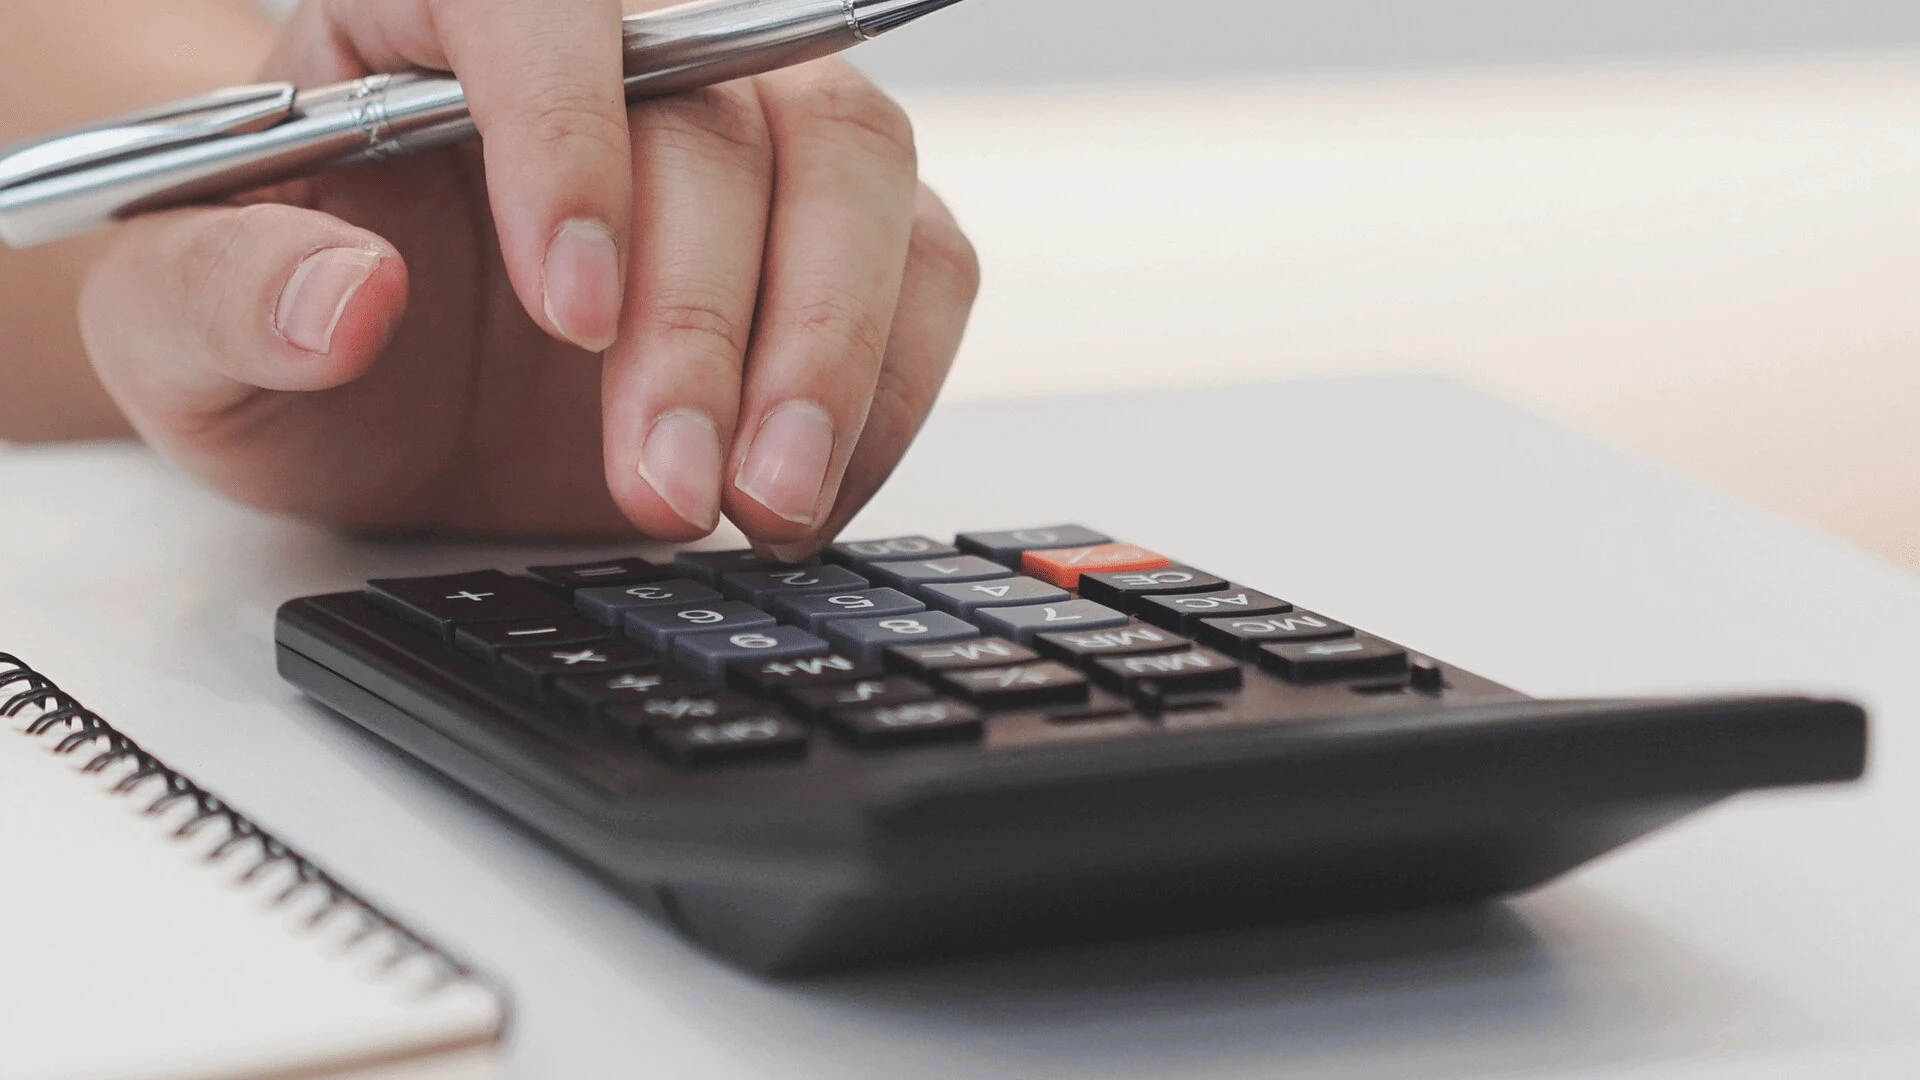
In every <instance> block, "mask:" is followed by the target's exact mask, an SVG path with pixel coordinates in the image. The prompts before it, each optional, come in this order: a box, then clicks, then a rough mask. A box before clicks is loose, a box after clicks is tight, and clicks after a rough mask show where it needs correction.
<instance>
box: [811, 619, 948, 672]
mask: <svg viewBox="0 0 1920 1080" xmlns="http://www.w3.org/2000/svg"><path fill="white" fill-rule="evenodd" d="M979 636H980V629H979V627H976V626H973V625H971V624H969V623H965V622H961V621H960V620H959V619H956V618H954V617H953V616H951V615H949V614H947V613H946V612H944V611H923V612H921V613H920V614H918V615H896V616H893V617H892V618H877V619H835V620H834V621H832V622H830V623H828V624H827V637H828V638H830V639H832V641H833V642H834V644H836V645H838V646H839V647H840V648H842V649H845V650H847V651H848V652H850V653H853V654H854V655H855V656H858V657H860V658H861V659H863V660H869V661H878V660H879V659H880V657H881V655H882V654H883V653H885V652H886V650H887V648H888V647H889V646H893V645H933V644H937V643H940V642H946V641H967V640H970V639H972V638H977V637H979Z"/></svg>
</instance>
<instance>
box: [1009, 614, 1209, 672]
mask: <svg viewBox="0 0 1920 1080" xmlns="http://www.w3.org/2000/svg"><path fill="white" fill-rule="evenodd" d="M1033 647H1034V648H1036V649H1039V650H1040V651H1041V652H1042V653H1043V654H1045V655H1047V656H1051V657H1053V658H1054V659H1055V660H1062V661H1065V662H1066V663H1069V664H1076V665H1081V666H1085V665H1086V664H1088V663H1091V662H1092V661H1093V660H1094V659H1095V658H1096V657H1101V656H1131V655H1134V654H1136V653H1156V652H1177V651H1179V650H1182V649H1188V648H1192V647H1193V642H1191V641H1188V640H1187V639H1186V638H1183V637H1181V636H1180V635H1179V634H1176V633H1174V632H1173V631H1171V630H1165V629H1162V628H1160V627H1158V626H1148V625H1147V624H1146V623H1143V622H1138V621H1135V622H1129V623H1127V624H1126V625H1125V626H1116V627H1114V628H1112V629H1110V630H1067V631H1055V632H1053V633H1049V634H1036V635H1034V638H1033Z"/></svg>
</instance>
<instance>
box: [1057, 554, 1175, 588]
mask: <svg viewBox="0 0 1920 1080" xmlns="http://www.w3.org/2000/svg"><path fill="white" fill-rule="evenodd" d="M1166 565H1168V559H1167V557H1166V556H1165V555H1156V554H1154V553H1153V552H1151V551H1148V550H1147V549H1146V548H1139V547H1134V546H1133V545H1132V544H1095V545H1094V546H1093V547H1075V548H1054V549H1052V550H1051V551H1029V552H1027V553H1026V554H1024V555H1022V556H1020V569H1022V570H1024V571H1026V572H1027V573H1029V574H1031V575H1033V576H1034V577H1037V578H1039V579H1040V580H1041V581H1044V582H1046V583H1048V584H1049V585H1052V586H1054V587H1055V588H1059V589H1077V588H1079V587H1080V575H1081V574H1104V573H1107V572H1109V571H1123V570H1158V569H1160V568H1161V567H1163V566H1166Z"/></svg>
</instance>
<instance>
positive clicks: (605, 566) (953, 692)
mask: <svg viewBox="0 0 1920 1080" xmlns="http://www.w3.org/2000/svg"><path fill="white" fill-rule="evenodd" d="M276 641H277V654H278V665H279V669H280V672H281V673H282V675H283V676H284V677H285V678H286V679H288V680H289V681H290V682H292V683H293V684H294V685H296V686H298V687H299V688H301V689H302V690H304V691H305V692H306V693H308V694H310V695H312V696H313V697H314V698H317V699H318V700H319V701H321V702H323V703H325V704H326V705H327V706H329V707H330V708H331V709H332V710H334V711H336V712H337V713H339V714H340V715H341V716H343V717H345V718H346V719H348V720H350V721H352V722H354V723H355V724H358V725H360V726H362V727H364V728H365V729H366V730H368V731H370V732H372V733H373V734H374V735H376V736H378V737H379V738H381V739H383V740H385V741H386V742H388V743H390V744H392V745H393V746H394V747H397V748H398V749H399V750H401V751H403V752H405V753H406V754H408V755H410V756H411V757H412V758H414V759H417V760H418V761H419V762H421V763H422V764H423V765H424V766H425V767H427V768H429V769H431V770H433V771H435V772H437V773H439V774H442V775H443V776H445V777H446V778H448V779H450V780H451V781H453V782H454V783H455V784H456V785H458V786H459V787H461V788H463V789H464V790H465V791H467V792H469V793H470V794H471V795H472V796H473V797H475V798H477V799H479V800H480V801H482V802H483V803H485V804H487V805H489V806H491V807H493V808H495V809H496V810H498V811H499V812H500V813H502V814H504V815H506V816H507V817H508V818H509V819H511V820H513V821H514V822H516V823H518V824H519V825H521V826H523V827H524V828H526V829H527V830H530V831H531V832H532V833H533V834H535V835H537V836H538V837H540V838H542V839H543V840H544V841H546V842H548V843H550V844H552V845H555V846H556V847H558V848H559V849H561V850H562V851H564V852H565V853H567V854H568V855H569V856H571V857H572V858H573V859H575V860H576V861H578V862H579V863H580V864H582V865H583V866H585V867H586V868H588V869H589V870H591V871H592V872H594V873H596V874H598V875H599V876H601V877H603V878H604V879H605V880H607V881H608V882H610V883H611V884H612V885H613V886H614V887H616V888H618V889H619V890H620V891H622V892H623V893H625V894H626V895H628V896H629V897H631V898H632V899H633V900H634V901H635V902H636V903H638V904H639V905H641V906H642V907H644V908H645V909H646V910H648V911H649V912H651V913H652V914H653V915H654V916H656V917H657V918H659V919H660V920H662V921H663V922H665V923H666V924H668V925H669V926H671V927H673V928H674V929H675V930H676V931H678V932H680V933H682V934H684V935H685V936H687V937H688V938H690V939H691V940H693V941H694V942H697V943H698V944H699V945H701V946H703V947H704V948H706V949H708V950H711V951H712V952H714V953H716V954H718V955H720V956H722V957H725V958H727V959H729V960H731V961H733V962H735V963H737V964H740V965H743V966H745V967H748V968H751V969H755V970H759V971H764V972H769V973H778V974H793V973H803V972H812V971H822V970H829V969H836V968H845V967H851V966H862V965H870V964H876V963H891V962H900V961H908V960H915V959H921V958H929V957H939V956H951V955H955V954H965V953H973V952H980V951H986V950H1003V949H1024V948H1035V947H1050V946H1058V945H1062V944H1065V943H1072V942H1085V941H1090V940H1100V939H1111V938H1118V937H1130V936H1140V935H1150V934H1167V933H1176V932H1193V931H1198V930H1204V929H1208V928H1224V927H1230V926H1240V925H1246V924H1249V923H1268V922H1276V921H1285V920H1299V919H1319V918H1329V917H1336V916H1341V917H1344V916H1354V915H1363V914H1367V913H1376V912H1390V911H1404V910H1408V909H1414V908H1429V907H1445V906H1456V905H1467V904H1475V903H1481V902H1485V901H1488V900H1491V899H1494V898H1498V897H1501V896H1506V895H1509V894H1513V893H1517V892H1521V891H1524V890H1527V889H1530V888H1532V887H1534V886H1537V885H1539V884H1541V883H1543V882H1545V881H1547V880H1549V879H1551V878H1554V877H1556V876H1558V875H1560V874H1562V873H1564V872H1566V871H1568V870H1570V869H1572V868H1573V867H1575V866H1578V865H1580V864H1581V863H1584V862H1586V861H1588V860H1590V859H1592V858H1594V857H1595V856H1598V855H1600V854H1602V853H1604V852H1607V851H1609V850H1611V849H1614V848H1616V847H1618V846H1619V845H1621V844H1623V843H1626V842H1627V841H1629V840H1632V839H1634V838H1635V837H1638V836H1640V835H1642V834H1645V833H1647V832H1648V831H1650V830H1652V829H1655V828H1658V827H1660V826H1662V825H1664V824H1667V823H1669V822H1672V821H1673V820H1675V819H1677V818H1679V817H1681V816H1683V815H1685V814H1688V813H1690V812H1693V811H1695V810H1698V809H1701V808H1702V807H1705V806H1707V805H1709V804H1711V803H1714V802H1716V801H1718V800H1720V799H1723V798H1725V797H1727V796H1729V795H1731V794H1734V793H1737V792H1741V791H1746V790H1751V789H1761V788H1776V787H1784V786H1790V785H1802V784H1818V783H1832V782H1840V781H1846V780H1851V779H1854V778H1857V777H1859V776H1860V775H1861V773H1862V771H1863V769H1864V766H1865V761H1866V752H1867V722H1866V717H1865V715H1864V713H1863V712H1862V710H1861V709H1860V708H1858V707H1857V706H1855V705H1853V704H1850V703H1847V702H1844V701H1835V700H1820V699H1814V698H1800V697H1749V698H1738V697H1726V698H1706V699H1684V700H1683V699H1649V700H1600V701H1594V700H1568V701H1544V700H1536V699H1533V698H1529V697H1528V696H1526V695H1524V694H1522V693H1519V692H1517V691H1515V690H1512V689H1509V688H1507V687H1505V686H1501V685H1499V684H1497V683H1494V682H1491V681H1489V680H1487V679H1485V678H1481V677H1480V676H1477V675H1475V674H1473V673H1472V672H1469V671H1464V670H1461V669H1460V668H1458V667H1455V666H1453V665H1451V664H1448V663H1446V662H1444V661H1443V660H1441V659H1438V658H1435V657H1432V656H1429V655H1426V654H1424V653H1422V652H1420V651H1418V650H1417V649H1412V648H1408V647H1407V646H1406V645H1404V644H1402V643H1399V642H1395V641H1390V640H1387V639H1386V638H1383V637H1380V636H1377V635H1375V634H1371V633H1368V632H1367V631H1366V630H1365V629H1364V628H1361V627H1355V626H1352V625H1349V624H1347V623H1344V622H1341V621H1340V619H1339V613H1338V612H1337V611H1327V612H1322V611H1318V610H1306V609H1303V608H1301V607H1298V606H1296V605H1295V604H1293V603H1290V602H1289V601H1288V600H1287V599H1286V598H1285V597H1284V596H1280V595H1275V594H1273V593H1270V592H1265V591H1262V589H1261V583H1260V582H1257V581H1236V580H1228V579H1226V578H1222V577H1219V576H1217V575H1215V574H1212V573H1209V572H1207V570H1206V568H1205V567H1202V566H1193V565H1188V564H1186V563H1184V562H1181V561H1180V560H1179V559H1178V553H1162V552H1160V551H1158V550H1156V549H1154V548H1151V547H1147V546H1142V545H1141V544H1139V543H1135V542H1131V541H1130V540H1128V539H1122V538H1116V537H1113V536H1109V535H1106V534H1104V533H1102V532H1099V531H1097V530H1095V529H1092V528H1089V527H1086V526H1082V525H1058V526H1048V527H1040V528H1026V529H1016V530H1010V531H997V532H973V533H964V534H961V535H959V536H957V537H954V538H953V539H952V541H951V542H948V541H946V540H942V539H936V538H934V537H928V536H900V537H886V538H880V539H873V540H864V541H850V542H845V543H839V544H835V545H833V546H832V547H830V548H828V549H827V550H826V551H825V553H824V555H823V557H822V558H821V559H819V560H816V561H813V562H809V563H806V564H804V565H789V564H783V563H778V562H775V561H773V560H771V559H768V558H765V557H762V556H761V555H759V554H756V553H755V552H753V551H685V552H681V553H679V554H678V555H677V556H676V557H674V558H673V560H672V561H671V562H670V563H669V562H664V561H650V560H648V559H643V558H617V559H610V560H606V561H600V562H594V563H587V564H579V565H567V566H535V567H530V568H528V569H526V570H525V572H524V573H508V572H505V571H502V570H498V569H479V570H472V571H469V572H461V573H452V574H445V575H438V576H433V577H421V578H405V579H394V580H376V581H370V582H367V583H366V584H365V587H364V588H360V589H356V590H354V591H349V592H341V593H337V594H333V595H327V596H313V597H307V598H303V599H299V600H294V601H292V602H290V603H288V604H286V605H284V606H283V607H282V608H281V609H280V612H279V616H278V619H277V625H276ZM1596 662H1598V661H1597V660H1596Z"/></svg>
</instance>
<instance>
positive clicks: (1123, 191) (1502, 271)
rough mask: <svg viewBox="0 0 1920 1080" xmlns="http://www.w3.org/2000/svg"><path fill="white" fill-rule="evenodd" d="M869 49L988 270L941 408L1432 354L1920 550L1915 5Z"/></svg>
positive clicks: (1174, 29)
mask: <svg viewBox="0 0 1920 1080" xmlns="http://www.w3.org/2000/svg"><path fill="white" fill-rule="evenodd" d="M859 59H860V61H861V62H862V63H863V64H864V65H865V66H866V67H867V68H868V69H869V70H870V71H872V72H873V73H874V74H875V75H876V76H878V77H879V78H880V79H881V80H882V81H883V82H885V83H886V84H887V85H888V86H889V87H891V88H892V89H894V90H896V91H897V92H898V93H899V94H900V96H901V97H902V98H903V99H904V100H906V102H907V103H908V105H909V106H910V108H911V109H912V110H913V112H914V115H915V119H916V122H917V123H918V126H919V130H920V135H921V140H922V144H923V155H924V157H923V168H924V172H925V173H926V175H927V177H928V179H929V180H930V182H932V183H933V184H934V185H935V186H936V187H938V188H939V189H940V190H941V191H942V192H943V193H944V194H945V195H946V196H947V197H948V199H949V200H950V201H951V202H952V203H953V205H954V207H955V209H956V211H957V213H958V214H959V216H960V217H961V219H962V221H963V223H965V224H966V225H967V226H968V228H969V229H970V231H971V232H972V233H973V235H974V237H975V240H976V241H977V243H978V245H979V247H980V249H981V251H982V255H983V258H984V261H985V264H986V268H987V286H986V291H985V293H984V295H983V296H982V299H981V304H980V308H979V311H978V314H977V316H976V319H975V322H974V327H973V330H972V334H971V337H970V339H969V343H968V346H967V348H966V350H965V351H964V352H963V354H962V358H961V362H960V365H959V367H958V368H957V369H956V372H955V375H954V378H953V382H952V384H951V389H950V396H952V397H1001V396H1008V395H1021V394H1040V393H1061V392H1069V393H1070V392H1081V391H1090V390H1103V389H1136V390H1137V389H1152V388H1154V387H1159V386H1168V385H1174V384H1193V383H1208V382H1213V383H1220V382H1236V381H1245V380H1251V379H1267V378H1285V377H1317V376H1328V375H1342V374H1367V373H1403V372H1433V373H1440V374H1444V375H1447V376H1450V377H1454V378H1459V379H1463V380H1466V381H1469V382H1471V383H1473V384H1475V385H1478V386H1480V387H1483V388H1485V389H1488V390H1490V391H1492V392H1493V393H1496V394H1498V395H1501V396H1503V397H1505V398H1508V399H1509V400H1512V401H1515V402H1517V403H1520V404H1522V405H1524V406H1526V407H1528V408H1530V409H1533V410H1534V411H1536V412H1540V413H1543V414H1545V415H1547V416H1549V417H1552V418H1555V419H1558V420H1560V421H1562V422H1564V423H1567V424H1569V425H1572V426H1574V427H1577V428H1579V429H1581V430H1584V431H1587V432H1589V433H1592V434H1595V435H1598V436H1600V437H1603V438H1606V439H1608V440H1610V441H1612V442H1614V443H1616V444H1618V445H1621V446H1623V447H1626V448H1627V449H1628V450H1629V451H1631V452H1634V453H1638V454H1643V455H1648V456H1652V457H1656V458H1659V459H1661V460H1663V461H1665V462H1668V463H1669V464H1671V465H1673V466H1675V467H1677V468H1680V469H1683V470H1686V471H1689V472H1691V473H1693V474H1695V475H1697V476H1700V477H1702V478H1704V479H1705V480H1707V481H1708V482H1710V483H1713V484H1715V485H1717V486H1720V487H1723V488H1729V489H1732V490H1735V491H1738V492H1741V493H1743V494H1745V495H1747V496H1748V497H1750V498H1753V499H1755V500H1758V501H1761V502H1764V503H1767V504H1768V505H1771V506H1773V507H1775V508H1776V509H1779V510H1781V511H1783V512H1785V513H1788V514H1790V515H1793V516H1796V517H1798V518H1799V519H1801V520H1803V521H1805V522H1807V523H1809V524H1811V525H1814V526H1816V527H1820V528H1824V529H1827V530H1830V531H1834V532H1838V533H1840V534H1843V535H1845V536H1847V537H1850V538H1852V539H1853V540H1855V541H1856V542H1858V543H1860V544H1862V545H1865V546H1866V547H1868V548H1871V549H1872V550H1875V551H1877V552H1879V553H1881V554H1883V555H1885V556H1887V557H1889V558H1892V559H1896V560H1900V561H1903V562H1905V563H1906V564H1907V565H1908V566H1911V567H1915V568H1920V303H1917V301H1920V243H1916V240H1920V5H1916V4H1913V3H1911V2H1910V0H1909V2H1902V0H1851V2H1849V0H1825V2H1822V0H1744V2H1743V0H1664V2H1663V0H1614V2H1611V3H1605V4H1594V3H1575V2H1568V0H1452V2H1447V3H1435V2H1433V0H1343V2H1340V3H1318V4H1309V3H1302V2H1298V0H1214V2H1211V3H1199V2H1194V0H1186V2H1182V3H1155V4H1149V3H1147V2H1146V0H966V2H965V3H962V4H961V5H959V6H958V7H956V8H954V9H952V10H951V11H948V12H944V13H942V14H941V15H940V16H939V17H938V18H934V19H929V20H928V21H926V22H925V23H923V24H921V25H918V26H914V27H909V28H908V29H906V30H904V31H901V32H900V33H898V34H897V35H895V36H893V37H892V38H891V39H888V40H885V41H883V42H881V43H878V44H877V45H875V46H873V47H871V48H870V49H866V50H862V52H861V53H860V54H859ZM1284 422H1285V418H1283V417H1282V418H1276V423H1277V424H1284ZM1415 464H1417V463H1410V467H1412V466H1413V465H1415Z"/></svg>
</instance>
